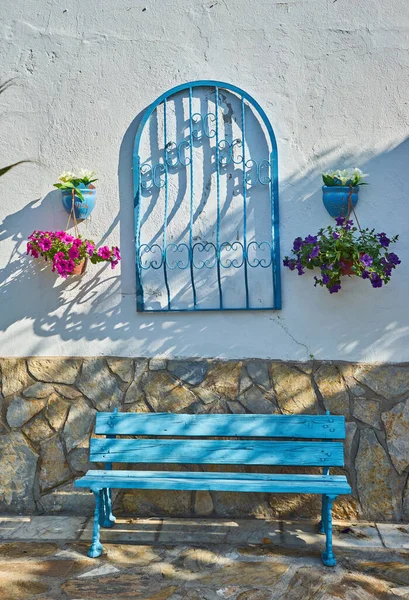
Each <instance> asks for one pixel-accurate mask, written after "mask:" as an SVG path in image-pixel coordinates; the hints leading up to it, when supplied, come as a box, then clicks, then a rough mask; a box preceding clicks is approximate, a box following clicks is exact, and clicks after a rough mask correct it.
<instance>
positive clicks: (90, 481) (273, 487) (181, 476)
mask: <svg viewBox="0 0 409 600" xmlns="http://www.w3.org/2000/svg"><path fill="white" fill-rule="evenodd" d="M75 486H76V487H85V488H92V487H94V488H97V487H98V486H100V487H110V488H128V489H129V488H133V489H162V490H214V491H226V492H227V491H231V492H234V491H241V492H269V493H302V494H324V493H326V494H330V493H332V494H336V495H338V494H349V493H350V492H351V488H350V486H349V484H348V482H347V480H346V478H345V477H344V476H342V475H298V474H286V475H276V474H267V473H201V472H174V471H103V470H99V471H98V470H95V471H88V473H87V474H86V475H85V477H82V478H81V479H79V480H77V481H76V482H75Z"/></svg>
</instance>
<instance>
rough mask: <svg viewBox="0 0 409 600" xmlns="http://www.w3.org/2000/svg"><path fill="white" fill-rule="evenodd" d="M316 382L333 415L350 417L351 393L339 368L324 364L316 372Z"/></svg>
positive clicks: (325, 403)
mask: <svg viewBox="0 0 409 600" xmlns="http://www.w3.org/2000/svg"><path fill="white" fill-rule="evenodd" d="M314 379H315V383H316V384H317V387H318V389H319V391H320V394H321V396H322V399H323V401H324V406H325V408H326V409H327V410H329V411H330V412H331V414H333V415H344V416H345V417H347V418H348V417H349V394H348V390H347V389H346V386H345V383H344V380H343V378H342V377H341V375H340V373H339V371H338V369H337V368H336V367H335V366H334V365H331V364H323V365H321V366H320V367H319V369H318V370H317V371H316V372H315V373H314Z"/></svg>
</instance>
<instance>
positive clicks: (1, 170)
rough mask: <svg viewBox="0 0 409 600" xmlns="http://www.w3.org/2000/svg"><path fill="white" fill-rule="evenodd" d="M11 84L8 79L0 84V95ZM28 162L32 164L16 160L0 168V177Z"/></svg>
mask: <svg viewBox="0 0 409 600" xmlns="http://www.w3.org/2000/svg"><path fill="white" fill-rule="evenodd" d="M12 82H13V80H12V79H9V80H8V81H5V82H4V83H0V94H2V93H3V92H4V91H6V89H7V88H8V87H10V86H11V85H12ZM29 162H32V161H31V160H18V161H17V162H15V163H12V164H11V165H7V167H1V168H0V177H2V176H3V175H5V174H6V173H7V172H8V171H11V169H14V167H17V166H18V165H22V164H24V163H29Z"/></svg>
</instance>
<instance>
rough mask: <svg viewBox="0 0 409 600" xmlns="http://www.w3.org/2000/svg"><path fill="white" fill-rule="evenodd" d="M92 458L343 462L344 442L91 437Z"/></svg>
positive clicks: (250, 463)
mask: <svg viewBox="0 0 409 600" xmlns="http://www.w3.org/2000/svg"><path fill="white" fill-rule="evenodd" d="M90 461H91V462H112V463H119V462H126V463H180V464H236V465H237V464H247V465H286V466H290V465H298V466H328V467H329V466H331V467H335V466H343V464H344V450H343V444H342V442H305V441H303V442H282V441H275V442H274V441H273V442H270V441H257V440H243V441H239V440H168V439H155V440H153V439H136V440H135V439H97V438H93V439H91V448H90Z"/></svg>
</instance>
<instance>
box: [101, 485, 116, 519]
mask: <svg viewBox="0 0 409 600" xmlns="http://www.w3.org/2000/svg"><path fill="white" fill-rule="evenodd" d="M102 502H103V512H102V518H101V520H100V524H101V526H102V527H113V526H114V525H115V521H116V519H115V517H114V515H113V514H112V495H111V490H110V488H104V489H103V490H102Z"/></svg>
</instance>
